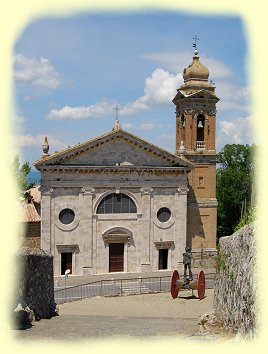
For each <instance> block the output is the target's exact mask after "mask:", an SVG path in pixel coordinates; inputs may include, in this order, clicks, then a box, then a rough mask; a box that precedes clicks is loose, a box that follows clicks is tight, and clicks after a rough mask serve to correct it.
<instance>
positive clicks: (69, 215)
mask: <svg viewBox="0 0 268 354" xmlns="http://www.w3.org/2000/svg"><path fill="white" fill-rule="evenodd" d="M74 218H75V214H74V211H73V210H72V209H68V208H66V209H63V210H62V211H61V212H60V214H59V220H60V222H61V223H62V224H64V225H68V224H71V223H72V222H73V221H74Z"/></svg>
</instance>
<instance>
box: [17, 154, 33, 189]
mask: <svg viewBox="0 0 268 354" xmlns="http://www.w3.org/2000/svg"><path fill="white" fill-rule="evenodd" d="M12 171H13V173H14V176H15V179H16V182H17V185H18V188H19V190H20V193H21V194H23V192H25V191H26V190H27V189H29V188H32V187H33V186H34V185H35V184H34V183H29V182H28V174H29V173H30V171H31V167H30V165H29V162H24V163H22V164H21V163H20V158H19V155H16V156H15V157H14V160H13V162H12Z"/></svg>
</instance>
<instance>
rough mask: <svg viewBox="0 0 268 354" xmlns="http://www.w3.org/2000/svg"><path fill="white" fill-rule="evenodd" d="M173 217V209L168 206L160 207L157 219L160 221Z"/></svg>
mask: <svg viewBox="0 0 268 354" xmlns="http://www.w3.org/2000/svg"><path fill="white" fill-rule="evenodd" d="M170 217H171V211H170V210H169V209H168V208H160V209H159V210H158V212H157V219H158V220H159V221H160V222H167V221H168V220H169V219H170Z"/></svg>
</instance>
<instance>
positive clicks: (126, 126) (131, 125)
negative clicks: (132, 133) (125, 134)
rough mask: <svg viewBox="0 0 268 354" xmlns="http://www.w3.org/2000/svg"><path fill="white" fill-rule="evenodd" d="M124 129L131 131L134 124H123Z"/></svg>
mask: <svg viewBox="0 0 268 354" xmlns="http://www.w3.org/2000/svg"><path fill="white" fill-rule="evenodd" d="M122 127H123V128H124V129H131V128H133V124H132V123H123V124H122Z"/></svg>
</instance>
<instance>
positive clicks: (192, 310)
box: [14, 289, 215, 341]
mask: <svg viewBox="0 0 268 354" xmlns="http://www.w3.org/2000/svg"><path fill="white" fill-rule="evenodd" d="M191 295H192V292H191V291H183V292H180V294H179V297H178V298H177V299H172V298H171V295H170V293H157V294H143V295H129V296H116V297H95V298H88V299H84V300H79V301H75V302H70V303H66V304H62V305H60V306H59V312H60V316H58V317H54V318H52V319H50V320H41V321H39V322H34V323H33V326H32V328H30V329H27V330H20V331H19V330H14V334H15V337H16V338H17V339H19V340H27V339H35V340H36V339H38V340H41V341H47V340H48V339H57V340H70V341H74V340H81V339H88V338H90V339H94V338H96V339H98V338H99V339H100V338H103V337H104V338H113V339H115V338H123V337H138V338H152V336H153V337H161V336H174V335H180V336H183V337H188V336H192V335H194V336H193V337H188V338H193V339H194V340H195V339H198V340H199V339H200V338H201V339H204V340H208V337H204V336H203V337H200V336H196V333H197V332H198V331H199V325H198V323H197V321H198V318H199V317H200V316H201V315H202V314H204V313H205V312H207V311H209V310H210V309H211V308H212V305H213V290H212V289H208V290H207V291H206V297H205V299H203V300H201V301H200V300H199V299H198V298H195V297H192V296H191ZM211 339H215V338H214V337H213V336H210V339H209V340H211Z"/></svg>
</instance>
